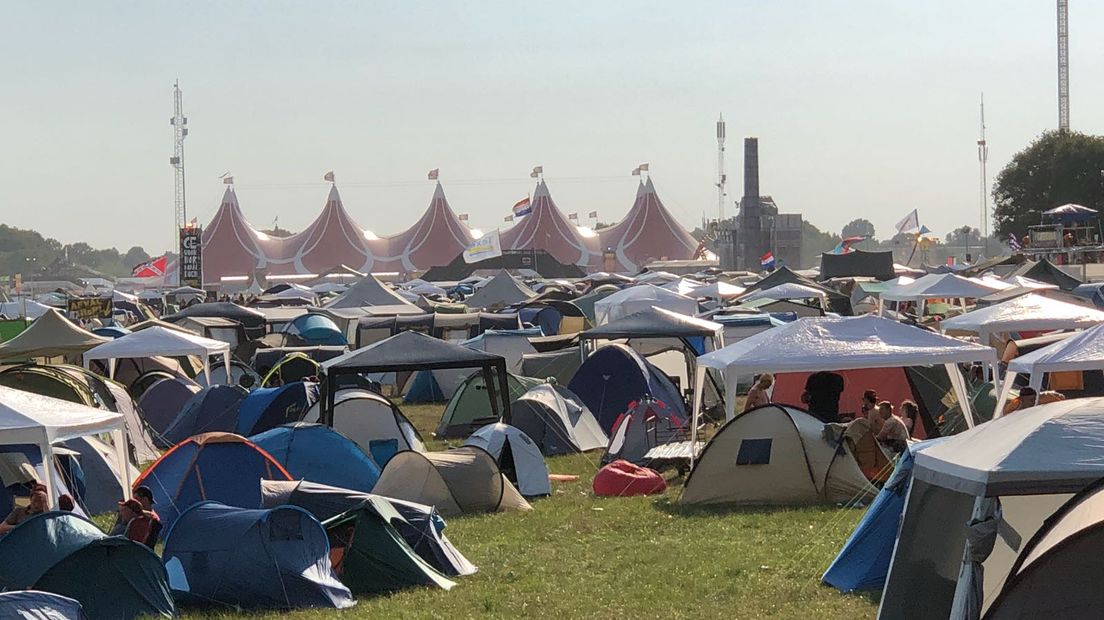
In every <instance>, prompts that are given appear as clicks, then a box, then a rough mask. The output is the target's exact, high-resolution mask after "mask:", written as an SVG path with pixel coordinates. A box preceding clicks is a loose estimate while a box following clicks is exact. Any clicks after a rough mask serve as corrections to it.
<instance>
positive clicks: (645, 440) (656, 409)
mask: <svg viewBox="0 0 1104 620" xmlns="http://www.w3.org/2000/svg"><path fill="white" fill-rule="evenodd" d="M685 434H686V419H685V418H682V417H680V416H679V414H677V413H676V412H674V411H672V410H671V408H670V407H668V406H667V405H665V404H663V403H662V402H659V401H655V400H651V399H648V398H642V399H640V400H639V401H637V402H633V403H629V406H628V409H627V410H626V411H625V413H623V414H622V415H620V416H618V418H617V421H616V422H614V423H613V430H612V431H610V440H609V445H608V446H607V447H606V453H605V454H603V455H602V462H603V463H612V462H613V461H617V460H622V461H628V462H630V463H633V464H634V465H646V464H647V463H648V461H649V460H650V459H648V458H646V457H645V455H647V454H648V452H649V451H650V450H651V449H652V448H656V447H658V446H664V445H667V444H669V443H674V442H676V441H679V440H680V439H683V438H684V437H685Z"/></svg>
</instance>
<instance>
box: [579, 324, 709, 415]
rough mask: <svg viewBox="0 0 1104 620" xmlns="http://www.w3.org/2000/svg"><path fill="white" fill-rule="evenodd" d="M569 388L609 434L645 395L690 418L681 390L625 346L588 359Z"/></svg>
mask: <svg viewBox="0 0 1104 620" xmlns="http://www.w3.org/2000/svg"><path fill="white" fill-rule="evenodd" d="M703 385H704V384H703ZM699 387H701V386H699ZM567 389H569V390H571V391H572V392H573V393H574V394H575V395H577V396H578V397H579V400H581V401H583V403H584V404H586V406H587V408H588V409H590V412H591V413H592V414H594V417H595V418H596V419H597V420H598V425H599V426H600V427H601V428H602V430H603V431H605V432H607V433H609V432H610V431H612V430H613V425H614V422H615V421H616V420H617V417H618V416H620V415H621V414H622V413H624V412H625V410H626V409H627V408H628V406H629V403H631V402H634V401H638V400H641V399H643V398H644V397H645V396H651V397H652V398H654V399H655V400H658V401H661V402H663V403H664V404H665V405H667V406H669V407H671V409H672V411H674V412H677V413H678V414H679V417H681V418H685V417H686V415H685V412H686V408H685V406H684V405H683V401H682V395H681V394H679V391H678V388H676V387H675V386H674V384H673V383H671V381H670V379H668V378H667V376H666V375H664V374H663V373H662V372H660V370H659V369H658V368H656V367H655V366H654V365H652V364H651V363H649V362H648V361H647V360H645V359H644V358H643V357H641V356H640V354H639V353H637V352H636V351H634V350H632V349H631V348H629V347H627V346H625V345H622V344H609V345H606V346H604V347H602V348H600V349H598V350H597V351H596V352H595V353H594V354H593V355H591V356H590V357H588V358H587V360H586V362H584V363H583V365H582V366H580V367H579V371H578V372H576V373H575V377H574V378H573V379H571V383H569V384H568V386H567Z"/></svg>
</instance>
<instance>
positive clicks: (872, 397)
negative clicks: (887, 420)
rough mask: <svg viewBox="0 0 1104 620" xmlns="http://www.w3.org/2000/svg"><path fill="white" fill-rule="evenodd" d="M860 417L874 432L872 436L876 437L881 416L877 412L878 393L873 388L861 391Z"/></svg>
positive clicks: (879, 427)
mask: <svg viewBox="0 0 1104 620" xmlns="http://www.w3.org/2000/svg"><path fill="white" fill-rule="evenodd" d="M882 402H885V401H882ZM862 417H863V418H865V419H866V421H867V422H868V424H869V426H870V432H872V433H874V436H875V437H877V436H878V433H880V432H881V431H882V424H883V422H882V416H881V414H880V413H879V412H878V393H877V392H875V391H874V390H867V391H865V392H863V398H862Z"/></svg>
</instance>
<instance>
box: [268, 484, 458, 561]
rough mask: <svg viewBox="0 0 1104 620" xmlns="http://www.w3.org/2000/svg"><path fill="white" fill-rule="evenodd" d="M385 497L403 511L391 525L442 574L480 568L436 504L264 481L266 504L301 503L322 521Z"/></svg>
mask: <svg viewBox="0 0 1104 620" xmlns="http://www.w3.org/2000/svg"><path fill="white" fill-rule="evenodd" d="M372 498H376V499H384V500H386V501H387V502H389V503H390V504H391V506H392V507H393V508H394V509H395V510H397V511H399V513H400V514H401V515H402V517H403V520H402V521H396V520H392V521H391V525H392V526H393V527H394V528H395V529H396V530H397V531H398V533H399V534H400V535H401V536H402V537H403V539H404V540H405V541H406V543H407V544H408V545H410V547H411V548H412V549H413V550H414V552H415V553H417V554H418V555H419V556H420V557H421V558H422V559H423V560H425V561H426V562H428V563H429V564H430V565H431V566H433V568H435V569H436V570H437V571H438V572H440V573H441V574H442V575H447V576H449V577H457V576H461V575H473V574H475V573H476V571H478V570H479V569H478V568H476V566H475V565H474V564H472V563H471V562H469V561H468V559H467V558H466V557H464V554H462V553H460V551H459V550H458V549H456V547H454V546H453V545H452V543H451V542H449V539H448V537H446V536H445V534H444V529H445V521H444V519H442V518H441V515H440V514H438V513H437V510H436V509H435V508H434V507H433V506H427V505H425V504H416V503H414V502H406V501H403V500H398V499H393V498H390V497H386V498H385V497H383V496H382V495H376V494H373V493H363V492H361V491H353V490H350V489H343V488H340V487H333V486H329V485H325V484H319V483H317V482H310V481H308V480H299V481H292V482H287V481H283V480H262V481H261V503H262V505H263V506H264V507H265V508H272V507H273V506H278V505H281V504H292V505H294V506H298V507H300V508H302V509H304V510H306V511H308V512H310V513H311V514H313V515H314V516H315V517H316V518H317V519H318V520H319V521H323V522H325V521H328V520H330V519H332V518H333V517H336V516H338V515H340V514H343V513H346V512H348V511H350V510H353V509H354V508H356V507H358V506H360V505H361V504H363V503H364V502H365V500H368V499H372Z"/></svg>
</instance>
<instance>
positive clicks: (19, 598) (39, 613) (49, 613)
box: [0, 590, 88, 620]
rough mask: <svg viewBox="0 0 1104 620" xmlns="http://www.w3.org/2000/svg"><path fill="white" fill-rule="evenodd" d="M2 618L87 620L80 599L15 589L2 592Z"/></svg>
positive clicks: (0, 607)
mask: <svg viewBox="0 0 1104 620" xmlns="http://www.w3.org/2000/svg"><path fill="white" fill-rule="evenodd" d="M0 618H45V619H50V620H52V619H54V618H57V619H59V620H60V619H64V620H87V618H88V616H86V615H85V613H84V609H83V608H82V607H81V604H80V602H79V601H76V600H73V599H71V598H69V597H67V596H61V595H60V594H50V593H49V592H39V591H38V590H15V591H13V592H4V593H3V594H0Z"/></svg>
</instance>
